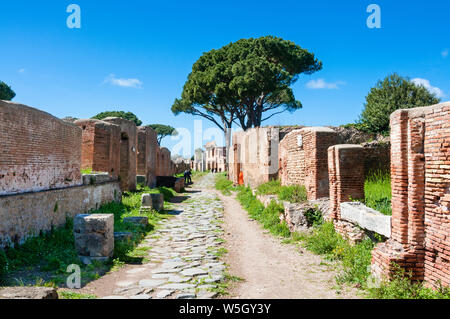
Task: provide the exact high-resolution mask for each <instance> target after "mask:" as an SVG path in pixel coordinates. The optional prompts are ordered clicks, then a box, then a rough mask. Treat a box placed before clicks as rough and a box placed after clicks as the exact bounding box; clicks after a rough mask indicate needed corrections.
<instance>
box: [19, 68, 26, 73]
mask: <svg viewBox="0 0 450 319" xmlns="http://www.w3.org/2000/svg"><path fill="white" fill-rule="evenodd" d="M25 71H26V70H25V69H20V70H19V71H18V72H19V73H20V74H22V73H25Z"/></svg>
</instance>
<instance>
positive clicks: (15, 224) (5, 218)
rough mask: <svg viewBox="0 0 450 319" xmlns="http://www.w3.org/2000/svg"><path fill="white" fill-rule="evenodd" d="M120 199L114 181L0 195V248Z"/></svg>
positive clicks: (14, 243) (61, 224)
mask: <svg viewBox="0 0 450 319" xmlns="http://www.w3.org/2000/svg"><path fill="white" fill-rule="evenodd" d="M120 199H121V192H120V187H119V183H118V182H107V183H103V184H100V185H84V186H75V187H69V188H64V189H57V190H47V191H42V192H37V193H27V194H16V195H8V196H0V248H3V247H5V246H14V245H20V244H23V243H24V241H25V240H26V239H27V238H29V237H32V236H35V235H39V233H40V232H41V231H43V232H46V231H50V230H51V229H52V227H59V226H63V225H64V224H65V223H66V218H67V217H69V218H73V217H75V216H76V215H77V214H83V213H87V212H89V211H91V210H93V209H97V208H99V207H100V206H101V205H103V204H106V203H109V202H112V201H120Z"/></svg>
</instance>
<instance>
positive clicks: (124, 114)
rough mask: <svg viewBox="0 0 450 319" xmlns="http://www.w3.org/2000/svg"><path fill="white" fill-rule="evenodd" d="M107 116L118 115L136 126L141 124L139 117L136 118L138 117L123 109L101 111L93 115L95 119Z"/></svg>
mask: <svg viewBox="0 0 450 319" xmlns="http://www.w3.org/2000/svg"><path fill="white" fill-rule="evenodd" d="M107 117H120V118H123V119H126V120H129V121H132V122H134V123H135V124H136V126H141V125H142V121H141V120H140V119H138V117H137V116H136V115H135V114H134V113H131V112H124V111H106V112H101V113H99V114H97V115H95V116H93V117H92V118H93V119H97V120H103V119H105V118H107Z"/></svg>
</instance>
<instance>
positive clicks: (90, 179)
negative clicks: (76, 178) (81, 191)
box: [83, 173, 116, 185]
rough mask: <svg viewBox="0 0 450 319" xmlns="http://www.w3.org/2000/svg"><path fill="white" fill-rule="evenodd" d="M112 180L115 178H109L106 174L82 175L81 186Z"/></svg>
mask: <svg viewBox="0 0 450 319" xmlns="http://www.w3.org/2000/svg"><path fill="white" fill-rule="evenodd" d="M113 180H116V178H113V177H111V176H110V175H109V174H108V173H95V174H83V185H96V184H102V183H107V182H111V181H113Z"/></svg>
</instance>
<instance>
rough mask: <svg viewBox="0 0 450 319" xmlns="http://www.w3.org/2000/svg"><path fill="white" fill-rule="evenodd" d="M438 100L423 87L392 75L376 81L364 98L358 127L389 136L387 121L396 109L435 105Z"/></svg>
mask: <svg viewBox="0 0 450 319" xmlns="http://www.w3.org/2000/svg"><path fill="white" fill-rule="evenodd" d="M439 102H440V99H439V98H437V97H436V95H435V94H433V93H431V92H429V91H428V90H427V89H426V88H425V87H424V86H418V85H416V84H414V83H413V82H411V81H410V80H409V79H408V78H405V77H401V76H399V75H398V74H396V73H394V74H391V75H389V76H387V77H386V78H385V79H384V80H381V81H378V83H377V85H376V86H375V87H373V88H372V89H371V90H370V92H369V94H368V95H367V96H366V103H365V104H364V110H363V112H362V114H361V119H360V125H359V127H360V128H362V129H363V130H366V131H369V132H372V133H381V134H384V135H386V134H389V119H390V116H391V114H392V113H393V112H394V111H395V110H398V109H409V108H413V107H420V106H428V105H433V104H437V103H439Z"/></svg>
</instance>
